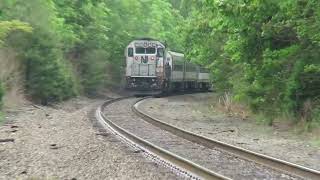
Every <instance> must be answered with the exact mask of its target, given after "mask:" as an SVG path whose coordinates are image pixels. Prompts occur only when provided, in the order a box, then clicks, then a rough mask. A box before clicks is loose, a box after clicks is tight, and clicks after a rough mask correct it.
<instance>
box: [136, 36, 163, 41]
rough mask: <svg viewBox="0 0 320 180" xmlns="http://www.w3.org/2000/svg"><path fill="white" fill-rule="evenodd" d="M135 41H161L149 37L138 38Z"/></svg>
mask: <svg viewBox="0 0 320 180" xmlns="http://www.w3.org/2000/svg"><path fill="white" fill-rule="evenodd" d="M135 40H143V41H159V40H157V39H154V38H149V37H141V38H136V39H135Z"/></svg>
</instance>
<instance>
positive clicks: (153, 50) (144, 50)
mask: <svg viewBox="0 0 320 180" xmlns="http://www.w3.org/2000/svg"><path fill="white" fill-rule="evenodd" d="M155 53H156V48H154V47H148V48H143V47H136V54H155Z"/></svg>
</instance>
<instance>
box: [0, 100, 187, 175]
mask: <svg viewBox="0 0 320 180" xmlns="http://www.w3.org/2000/svg"><path fill="white" fill-rule="evenodd" d="M102 102H103V101H102V100H92V99H87V98H78V99H74V100H71V101H68V102H66V103H63V104H59V105H55V106H52V107H42V106H33V105H28V106H25V107H22V108H20V109H17V110H14V111H11V112H7V113H6V121H7V122H6V123H5V124H4V125H2V126H0V139H9V138H11V139H13V140H14V141H13V142H12V141H9V142H0V179H3V180H8V179H66V180H68V179H69V180H71V179H73V180H76V179H85V180H88V179H90V180H91V179H181V177H179V176H177V175H175V174H173V173H172V172H171V171H169V169H167V168H164V167H162V166H159V165H157V164H156V163H154V162H152V161H151V160H149V159H146V158H145V157H144V156H142V155H141V154H140V152H137V151H136V150H134V149H132V148H130V147H128V146H127V145H126V144H123V143H122V142H121V141H120V140H119V139H118V138H117V137H116V136H114V135H113V134H111V133H110V132H108V131H105V130H102V129H100V128H99V127H98V126H97V124H96V121H95V119H94V109H95V108H96V107H97V106H98V105H99V104H101V103H102Z"/></svg>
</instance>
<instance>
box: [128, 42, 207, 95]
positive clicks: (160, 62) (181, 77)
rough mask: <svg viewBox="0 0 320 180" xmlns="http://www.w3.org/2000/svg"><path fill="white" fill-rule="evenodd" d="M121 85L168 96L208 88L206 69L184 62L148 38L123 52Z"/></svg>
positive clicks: (162, 44)
mask: <svg viewBox="0 0 320 180" xmlns="http://www.w3.org/2000/svg"><path fill="white" fill-rule="evenodd" d="M125 57H126V68H125V80H126V83H125V86H126V89H128V90H132V91H137V92H139V91H149V92H155V93H170V92H173V91H184V90H204V91H207V90H209V89H210V87H211V82H210V74H209V72H208V70H207V69H206V68H204V67H202V66H200V65H197V64H195V63H192V62H190V61H187V60H186V59H185V56H184V54H182V53H178V52H174V51H170V50H169V48H168V47H167V46H166V45H165V44H164V43H162V42H160V41H159V40H156V39H152V38H139V39H135V40H133V41H132V42H130V43H129V44H128V46H127V47H126V49H125Z"/></svg>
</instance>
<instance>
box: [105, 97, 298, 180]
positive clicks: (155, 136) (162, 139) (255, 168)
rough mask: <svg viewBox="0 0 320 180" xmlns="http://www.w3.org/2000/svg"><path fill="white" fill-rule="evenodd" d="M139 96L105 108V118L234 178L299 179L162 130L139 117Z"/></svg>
mask: <svg viewBox="0 0 320 180" xmlns="http://www.w3.org/2000/svg"><path fill="white" fill-rule="evenodd" d="M135 101H136V99H127V100H122V101H118V102H115V103H113V104H111V105H109V106H107V107H106V109H105V114H106V117H107V118H109V119H110V120H112V121H113V122H114V123H116V124H117V125H120V126H121V127H122V128H125V129H126V130H129V131H130V132H131V133H134V134H136V135H137V136H139V137H141V138H143V139H145V140H147V141H150V142H151V143H154V144H155V145H158V146H160V147H162V148H164V149H166V150H169V151H171V152H173V153H176V154H177V155H180V156H182V157H184V158H186V159H188V160H191V161H193V162H195V163H197V164H199V165H201V166H203V167H205V168H208V169H211V170H214V171H215V172H217V173H219V174H222V175H225V176H227V177H230V178H234V179H298V178H295V177H292V176H289V175H286V174H282V173H280V172H276V171H274V170H272V169H269V168H267V167H264V166H261V165H258V164H255V163H253V162H249V161H246V160H243V159H239V158H237V157H235V156H232V155H230V154H227V153H225V152H223V151H220V150H217V149H209V148H206V147H203V146H201V145H198V144H194V143H192V142H189V141H187V140H184V139H182V138H180V137H177V136H175V135H173V134H171V133H168V132H166V131H163V130H161V129H159V128H157V127H155V126H153V125H151V124H149V123H147V122H145V121H144V120H142V119H140V118H139V117H137V116H136V115H135V114H134V113H133V112H132V111H131V106H130V105H133V104H134V103H135Z"/></svg>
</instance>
